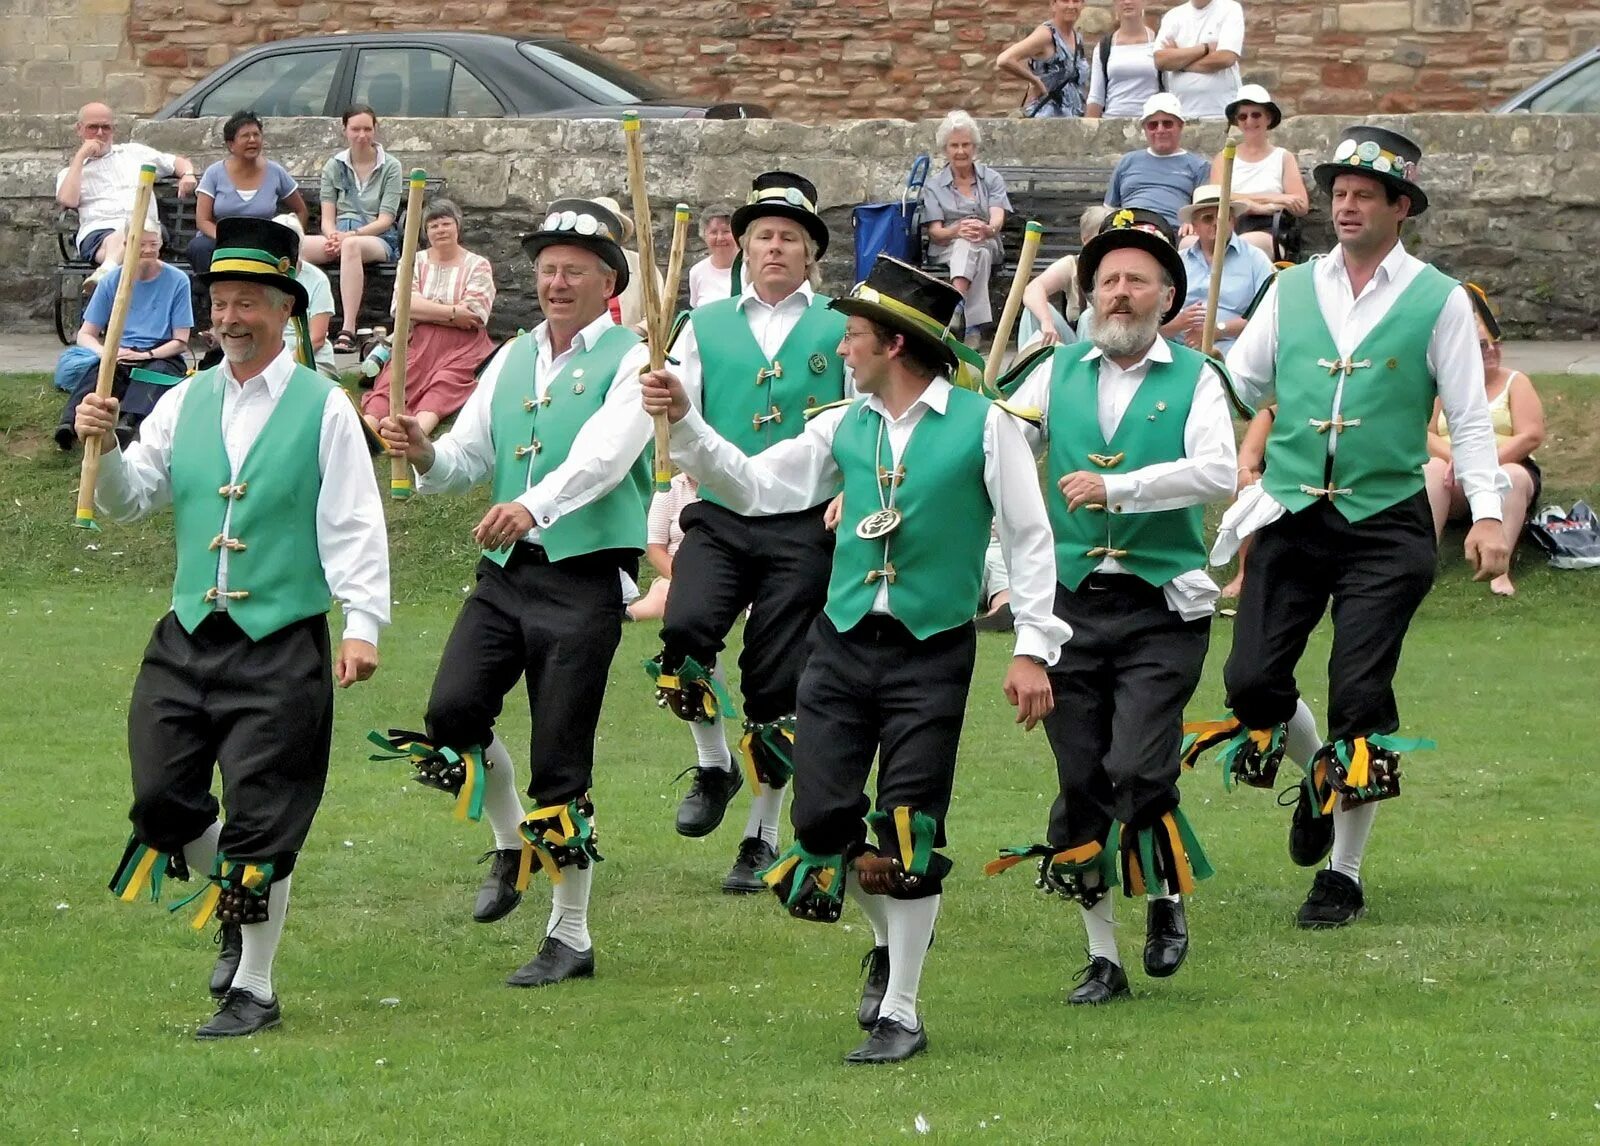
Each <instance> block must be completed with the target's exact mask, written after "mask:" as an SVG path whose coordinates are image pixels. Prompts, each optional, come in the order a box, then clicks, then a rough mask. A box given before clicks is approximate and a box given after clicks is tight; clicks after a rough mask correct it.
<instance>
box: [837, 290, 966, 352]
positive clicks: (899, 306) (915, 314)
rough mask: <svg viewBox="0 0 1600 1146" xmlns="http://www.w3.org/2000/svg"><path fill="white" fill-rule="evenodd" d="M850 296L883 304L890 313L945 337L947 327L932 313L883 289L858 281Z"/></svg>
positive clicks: (935, 334) (936, 336)
mask: <svg viewBox="0 0 1600 1146" xmlns="http://www.w3.org/2000/svg"><path fill="white" fill-rule="evenodd" d="M850 297H851V298H853V299H857V300H859V301H861V302H869V303H871V304H872V305H873V306H881V307H882V308H883V309H884V310H886V311H888V312H889V313H890V314H893V315H895V316H896V317H898V318H903V319H905V320H906V321H907V322H909V323H911V324H912V325H913V326H915V327H917V328H919V329H921V330H924V331H926V332H927V333H928V334H929V335H931V336H932V337H934V338H937V339H941V340H942V339H943V338H944V336H945V332H946V329H947V328H946V327H945V325H944V324H943V323H941V322H940V321H939V320H938V319H936V318H934V317H933V316H932V315H929V314H925V313H924V312H922V311H920V310H918V309H917V308H916V307H914V306H909V305H907V304H906V303H903V302H901V301H900V300H899V299H897V298H890V297H889V296H888V295H886V294H884V293H882V292H881V291H879V290H877V289H875V288H873V287H869V286H868V285H867V284H866V283H857V284H856V289H855V290H853V291H851V292H850Z"/></svg>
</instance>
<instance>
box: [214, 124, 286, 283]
mask: <svg viewBox="0 0 1600 1146" xmlns="http://www.w3.org/2000/svg"><path fill="white" fill-rule="evenodd" d="M222 142H223V143H225V144H226V145H227V148H228V158H226V159H219V160H218V161H217V162H215V163H213V164H212V165H211V166H210V167H207V168H206V171H205V174H204V175H202V176H200V186H199V188H198V191H197V197H196V199H195V204H194V226H195V236H194V238H192V239H190V240H189V269H190V270H191V271H192V272H193V273H195V274H197V275H203V274H205V273H206V272H207V271H208V270H210V269H211V252H212V251H214V250H216V249H217V220H218V219H227V218H231V217H233V216H235V215H249V216H251V217H253V218H256V219H270V218H272V217H273V216H274V215H276V214H277V213H278V212H279V211H280V210H284V209H287V210H289V211H293V212H294V215H295V218H297V219H298V220H300V226H299V227H298V228H297V230H299V231H300V232H302V233H304V231H305V227H306V201H305V199H304V198H302V197H301V195H300V188H299V187H298V186H296V185H295V181H294V176H292V175H290V174H289V173H288V172H287V171H285V170H284V169H283V168H282V167H281V166H279V165H278V164H276V163H274V162H273V161H272V160H270V159H268V158H267V156H266V140H265V138H264V137H263V136H262V134H261V118H260V117H259V116H257V115H256V113H255V112H253V111H236V112H234V113H233V114H232V115H230V116H229V117H228V121H227V122H226V123H224V124H223V125H222Z"/></svg>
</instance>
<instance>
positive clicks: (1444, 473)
mask: <svg viewBox="0 0 1600 1146" xmlns="http://www.w3.org/2000/svg"><path fill="white" fill-rule="evenodd" d="M1422 483H1423V486H1424V488H1426V489H1427V491H1428V507H1429V508H1430V509H1432V510H1433V535H1434V536H1435V537H1442V536H1444V523H1445V522H1446V521H1448V520H1449V519H1450V463H1449V462H1447V461H1445V460H1444V459H1443V458H1429V459H1428V462H1427V464H1426V465H1424V466H1423V467H1422Z"/></svg>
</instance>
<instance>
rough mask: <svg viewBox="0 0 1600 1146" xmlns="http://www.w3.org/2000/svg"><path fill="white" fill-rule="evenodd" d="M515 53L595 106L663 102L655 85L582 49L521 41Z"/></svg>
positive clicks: (662, 92)
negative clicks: (583, 96)
mask: <svg viewBox="0 0 1600 1146" xmlns="http://www.w3.org/2000/svg"><path fill="white" fill-rule="evenodd" d="M517 50H518V51H519V52H521V53H522V54H523V55H525V56H527V57H528V59H530V60H532V61H533V62H534V63H536V64H538V65H539V66H540V67H542V68H544V69H545V70H546V71H547V72H549V73H550V74H552V75H553V76H555V77H556V78H557V79H559V80H561V81H562V82H563V83H565V84H567V85H568V86H570V87H572V88H573V89H574V90H576V91H578V92H581V93H582V94H583V95H585V96H587V97H588V98H589V99H591V100H593V101H594V102H595V103H629V102H631V101H633V100H647V99H662V98H665V97H666V96H667V94H668V93H667V92H666V91H664V90H663V89H661V88H658V87H656V86H655V85H654V84H652V83H649V82H648V81H646V80H644V79H642V78H641V77H639V76H635V75H632V74H630V73H628V72H625V71H622V70H621V69H620V68H614V67H612V66H611V65H610V64H607V63H606V62H605V61H604V60H601V59H599V58H598V57H595V56H591V55H590V54H589V53H587V52H583V51H582V50H581V49H574V48H567V47H564V46H563V47H562V48H561V49H560V50H556V49H555V48H554V47H553V46H551V45H547V44H532V43H528V42H526V41H524V42H523V43H520V44H518V45H517Z"/></svg>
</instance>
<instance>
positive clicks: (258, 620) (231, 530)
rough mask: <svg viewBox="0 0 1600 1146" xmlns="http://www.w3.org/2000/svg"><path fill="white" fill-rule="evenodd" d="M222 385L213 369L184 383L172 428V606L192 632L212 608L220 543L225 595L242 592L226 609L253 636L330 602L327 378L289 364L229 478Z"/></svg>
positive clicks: (329, 385) (314, 613)
mask: <svg viewBox="0 0 1600 1146" xmlns="http://www.w3.org/2000/svg"><path fill="white" fill-rule="evenodd" d="M230 385H236V383H231V382H229V381H228V380H227V379H226V378H224V377H223V374H222V371H221V369H220V368H214V369H211V370H205V371H202V372H201V373H199V374H196V375H195V376H194V377H193V378H191V379H189V386H188V389H187V390H186V391H185V393H184V395H183V406H182V408H181V409H180V410H179V411H178V421H177V424H176V426H175V427H174V429H173V434H172V513H173V518H174V520H175V523H176V526H177V530H176V532H177V545H178V572H177V576H176V577H175V578H174V579H173V583H172V611H173V612H174V613H176V614H177V616H178V623H179V624H181V625H182V626H183V627H184V629H185V630H186V631H187V632H191V633H192V632H194V630H195V627H196V626H197V625H199V624H200V622H201V621H203V620H205V618H206V617H207V615H209V614H210V613H211V612H212V611H213V610H215V609H216V608H217V606H218V603H217V602H216V600H215V593H216V587H217V565H218V562H219V559H220V556H221V552H222V548H223V546H224V545H226V546H227V548H228V592H229V593H230V594H236V593H237V594H244V595H243V596H230V597H229V599H228V601H227V602H226V606H227V610H228V615H229V616H230V617H232V618H233V620H234V622H235V623H236V624H237V625H238V626H239V627H240V628H241V629H243V630H244V632H245V635H246V636H248V637H249V638H250V639H251V640H253V641H259V640H261V639H262V638H263V637H268V636H271V635H272V634H273V633H275V632H277V631H278V630H279V629H281V628H284V627H285V626H286V625H292V624H293V623H294V622H296V621H301V620H304V619H305V618H307V617H315V616H317V615H319V614H322V613H326V612H327V611H328V608H329V606H330V605H331V603H332V600H331V598H332V594H331V593H330V592H329V591H328V579H327V576H326V574H324V573H323V570H322V557H321V554H320V553H319V552H318V550H317V496H318V494H319V493H320V492H321V490H322V471H321V466H320V464H319V452H320V447H321V442H322V411H323V407H324V406H326V404H327V399H328V394H329V392H330V391H331V390H332V389H333V386H334V384H333V383H332V382H330V381H329V380H328V379H326V378H324V377H323V376H322V375H320V374H318V373H317V372H316V371H315V370H308V369H306V368H305V367H304V366H296V367H295V368H294V372H293V373H291V374H290V375H289V382H288V385H287V386H286V387H285V388H284V391H283V395H282V396H281V397H280V398H279V399H278V403H277V405H276V406H275V407H274V408H273V411H272V413H271V414H270V415H268V417H267V421H266V424H265V425H264V426H262V428H261V433H260V435H259V436H258V437H257V438H256V440H255V442H254V444H253V445H251V447H250V452H249V453H248V454H246V455H245V459H244V464H243V465H241V466H240V467H239V472H238V473H237V474H235V473H234V472H233V466H232V464H231V463H230V462H229V461H228V450H227V447H226V445H225V444H224V443H223V439H222V395H223V390H224V388H225V387H227V386H230ZM230 505H231V506H232V508H233V513H232V515H231V516H230V515H229V514H228V508H229V506H230ZM225 518H226V519H227V525H226V527H224V524H223V522H224V519H225ZM208 598H209V599H208Z"/></svg>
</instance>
